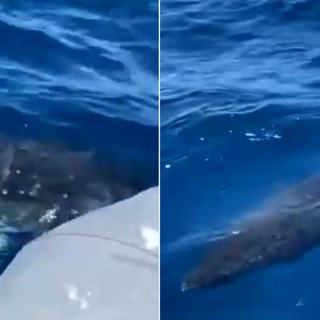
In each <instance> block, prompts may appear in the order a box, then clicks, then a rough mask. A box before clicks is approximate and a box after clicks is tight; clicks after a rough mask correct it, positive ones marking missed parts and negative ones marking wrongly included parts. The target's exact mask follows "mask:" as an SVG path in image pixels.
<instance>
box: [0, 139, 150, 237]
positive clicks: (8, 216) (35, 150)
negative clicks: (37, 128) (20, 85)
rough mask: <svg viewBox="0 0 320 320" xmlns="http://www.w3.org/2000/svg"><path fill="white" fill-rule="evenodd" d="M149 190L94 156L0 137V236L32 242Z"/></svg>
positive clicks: (120, 170)
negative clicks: (25, 236)
mask: <svg viewBox="0 0 320 320" xmlns="http://www.w3.org/2000/svg"><path fill="white" fill-rule="evenodd" d="M147 187H148V186H147V185H146V184H145V183H144V182H143V181H141V179H139V177H137V175H136V176H135V175H132V174H131V173H130V172H129V171H126V168H121V167H120V165H119V166H117V165H116V164H114V163H111V162H106V161H104V160H102V159H98V158H97V157H96V156H95V153H94V152H79V151H72V150H69V149H68V148H67V147H66V146H64V145H60V144H53V143H43V142H37V141H32V140H21V139H16V138H14V139H13V138H8V137H6V136H0V233H1V229H2V230H7V231H8V230H9V231H10V230H14V231H18V232H31V233H32V234H33V235H34V237H36V236H39V235H41V234H42V233H44V232H46V231H49V230H50V229H52V228H54V227H56V226H58V225H61V224H62V223H64V222H67V221H69V220H72V219H74V218H76V217H78V216H79V215H83V214H85V213H87V212H88V211H91V210H94V209H97V208H99V207H102V206H108V205H111V204H113V203H115V202H118V201H121V200H124V199H127V198H129V197H131V196H133V195H135V194H137V193H139V192H141V191H143V190H145V189H146V188H147Z"/></svg>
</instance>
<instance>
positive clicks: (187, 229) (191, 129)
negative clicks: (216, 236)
mask: <svg viewBox="0 0 320 320" xmlns="http://www.w3.org/2000/svg"><path fill="white" fill-rule="evenodd" d="M319 17H320V3H319V1H314V0H230V1H220V0H203V1H199V0H188V1H179V0H178V1H173V0H163V1H162V2H161V101H162V102H161V252H162V255H161V264H162V268H161V276H162V280H161V299H162V300H161V304H162V307H161V311H162V318H163V319H166V320H169V319H181V320H186V319H188V320H193V319H197V320H198V319H201V320H206V319H216V320H233V319H243V320H256V319H259V320H282V319H286V320H289V319H290V320H316V319H319V317H320V304H319V297H320V286H319V279H320V273H319V266H320V252H319V250H315V251H313V252H312V253H310V254H308V255H307V256H305V257H304V258H303V259H302V260H300V261H298V262H296V263H292V264H290V265H286V266H277V267H273V268H269V269H266V270H263V271H261V272H257V273H254V274H251V275H248V276H247V277H245V278H242V279H239V280H238V281H236V282H235V283H233V284H232V285H228V286H225V287H221V288H217V289H215V290H209V291H198V292H181V291H180V285H181V281H182V279H183V276H184V275H185V273H186V272H187V271H188V270H189V268H192V267H193V266H195V265H196V263H197V261H198V259H199V257H200V256H201V253H202V252H203V250H204V249H205V247H206V242H207V241H208V234H209V233H210V232H211V231H212V230H219V229H220V228H221V226H224V225H226V224H227V223H228V222H230V220H232V219H235V218H239V217H241V216H244V215H245V214H246V212H248V211H249V210H250V209H254V208H258V207H259V205H260V204H261V203H262V202H263V201H264V200H266V199H267V198H268V197H272V196H273V195H275V194H276V193H277V190H279V188H282V187H285V186H288V185H292V184H293V183H296V182H298V181H300V180H301V179H303V178H304V177H306V176H308V175H310V174H311V175H312V174H313V173H314V172H319V169H320V49H319V41H318V36H319V32H320V20H319Z"/></svg>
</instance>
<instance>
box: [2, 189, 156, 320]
mask: <svg viewBox="0 0 320 320" xmlns="http://www.w3.org/2000/svg"><path fill="white" fill-rule="evenodd" d="M158 201H159V199H158V188H152V189H149V190H147V191H145V192H142V193H140V194H138V195H137V196H135V197H133V198H130V199H128V200H125V201H122V202H119V203H117V204H114V205H113V206H110V207H107V208H102V209H99V210H96V211H93V212H90V213H89V214H87V215H85V216H82V217H80V218H78V219H76V220H73V221H71V222H68V223H66V224H64V225H61V226H60V227H58V228H56V229H54V230H52V231H51V232H49V233H47V234H46V235H44V236H42V237H40V238H38V239H36V240H34V241H33V242H31V243H30V244H28V245H26V246H25V247H24V249H23V250H21V252H20V253H19V254H18V255H17V256H16V258H15V259H14V260H13V262H12V263H11V264H10V265H9V267H8V268H7V270H6V271H5V272H4V273H3V275H2V276H1V277H0V320H20V319H25V320H156V319H157V318H158V300H159V296H158V295H159V286H158V285H159V284H158V274H159V272H158V271H159V270H158V268H159V263H158V262H159V260H158V256H159V232H158V230H159V229H158V227H159V226H158Z"/></svg>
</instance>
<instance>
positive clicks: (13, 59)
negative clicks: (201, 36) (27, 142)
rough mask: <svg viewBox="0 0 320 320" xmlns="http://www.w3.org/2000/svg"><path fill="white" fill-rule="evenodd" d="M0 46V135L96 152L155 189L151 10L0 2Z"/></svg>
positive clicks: (133, 5) (145, 2)
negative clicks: (66, 145) (63, 144)
mask: <svg viewBox="0 0 320 320" xmlns="http://www.w3.org/2000/svg"><path fill="white" fill-rule="evenodd" d="M0 36H1V39H2V41H1V46H0V133H1V134H6V135H10V136H19V137H20V138H23V137H31V138H34V139H36V140H53V141H55V142H58V143H60V142H63V143H68V145H69V146H70V147H75V148H78V147H80V148H82V147H84V148H87V147H90V148H95V149H96V150H97V151H98V152H100V153H101V155H103V156H105V157H107V158H108V160H110V161H115V162H117V161H121V162H122V163H126V166H130V167H131V168H132V170H133V171H134V170H135V168H137V172H139V174H141V175H142V176H140V177H139V178H140V179H141V180H145V184H146V185H154V184H157V178H158V3H157V1H155V0H138V1H128V0H118V1H115V0H103V1H102V0H97V1H89V0H49V1H38V0H23V1H20V0H14V1H12V0H10V1H2V2H1V4H0ZM141 168H143V170H141ZM27 239H28V235H25V234H20V235H16V236H15V237H14V238H13V239H12V241H11V242H12V248H13V251H10V250H9V256H10V255H11V256H12V255H14V253H15V252H16V250H18V249H17V248H20V247H21V245H23V243H25V241H27ZM3 255H4V257H6V256H7V252H3V251H1V254H0V256H1V257H0V259H1V262H2V256H3ZM4 260H5V259H4ZM9 260H10V259H9ZM4 264H5V263H4ZM1 266H3V264H1ZM0 271H1V270H0Z"/></svg>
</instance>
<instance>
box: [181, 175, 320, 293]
mask: <svg viewBox="0 0 320 320" xmlns="http://www.w3.org/2000/svg"><path fill="white" fill-rule="evenodd" d="M319 245H320V176H319V175H318V176H314V177H312V178H310V179H306V180H305V181H303V182H302V183H300V184H298V185H297V186H294V187H293V188H289V189H288V190H285V192H283V193H281V194H280V195H278V196H276V197H275V198H274V199H272V200H271V201H270V202H268V203H266V205H265V206H264V207H262V208H261V209H259V210H257V213H256V214H254V215H252V216H250V215H249V216H247V217H246V218H244V219H240V220H239V221H238V222H236V223H235V224H234V225H231V226H230V228H229V229H228V228H227V230H226V232H225V236H224V237H222V238H221V239H219V240H218V241H215V242H214V243H213V244H209V246H210V248H209V250H208V252H207V253H206V254H205V255H204V256H203V259H202V261H200V262H199V263H198V265H197V266H196V267H195V268H194V270H191V271H190V272H189V273H188V274H187V275H186V277H185V279H184V282H183V284H182V287H181V289H182V290H183V291H186V290H197V289H211V288H216V287H219V286H222V285H226V284H229V283H233V282H235V281H236V280H237V279H238V278H240V277H242V276H243V275H245V274H248V273H251V272H254V271H257V270H260V269H263V268H266V267H270V266H273V265H276V264H281V263H290V262H294V261H297V260H298V259H300V258H302V257H303V256H304V255H305V254H307V253H308V252H310V251H311V250H313V249H315V248H316V247H318V246H319Z"/></svg>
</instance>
